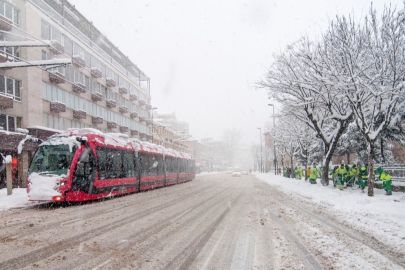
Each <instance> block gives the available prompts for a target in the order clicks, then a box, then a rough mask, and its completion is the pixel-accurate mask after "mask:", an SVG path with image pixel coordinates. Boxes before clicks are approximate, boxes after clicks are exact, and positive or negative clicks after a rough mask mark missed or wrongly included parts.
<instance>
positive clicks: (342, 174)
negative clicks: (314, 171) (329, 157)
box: [336, 163, 347, 190]
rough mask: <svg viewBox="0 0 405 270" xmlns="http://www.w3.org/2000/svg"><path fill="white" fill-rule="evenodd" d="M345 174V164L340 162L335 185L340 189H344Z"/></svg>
mask: <svg viewBox="0 0 405 270" xmlns="http://www.w3.org/2000/svg"><path fill="white" fill-rule="evenodd" d="M346 175H347V170H346V169H345V165H344V164H343V163H342V164H340V167H339V168H338V169H337V176H338V179H337V183H336V185H337V187H338V189H340V190H343V189H344V184H345V179H346Z"/></svg>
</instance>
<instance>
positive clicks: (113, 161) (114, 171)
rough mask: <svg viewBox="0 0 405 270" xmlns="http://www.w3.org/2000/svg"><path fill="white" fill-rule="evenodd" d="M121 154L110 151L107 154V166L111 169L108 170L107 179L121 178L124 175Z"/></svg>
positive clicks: (117, 151) (116, 151)
mask: <svg viewBox="0 0 405 270" xmlns="http://www.w3.org/2000/svg"><path fill="white" fill-rule="evenodd" d="M121 152H122V151H119V150H112V151H108V153H107V160H108V161H109V162H108V164H109V165H110V167H111V168H110V170H108V178H109V179H117V178H123V175H124V173H123V164H122V157H121Z"/></svg>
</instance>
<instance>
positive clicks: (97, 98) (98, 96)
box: [91, 92, 103, 102]
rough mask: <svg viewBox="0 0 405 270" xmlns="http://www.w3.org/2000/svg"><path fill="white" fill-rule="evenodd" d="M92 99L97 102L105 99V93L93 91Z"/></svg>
mask: <svg viewBox="0 0 405 270" xmlns="http://www.w3.org/2000/svg"><path fill="white" fill-rule="evenodd" d="M91 99H92V100H93V101H96V102H97V101H101V100H103V95H102V94H101V93H99V92H93V93H91Z"/></svg>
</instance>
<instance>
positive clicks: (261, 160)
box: [257, 128, 263, 172]
mask: <svg viewBox="0 0 405 270" xmlns="http://www.w3.org/2000/svg"><path fill="white" fill-rule="evenodd" d="M257 129H259V130H260V170H259V172H263V147H262V128H257Z"/></svg>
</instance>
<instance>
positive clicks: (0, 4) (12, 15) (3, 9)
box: [0, 1, 20, 26]
mask: <svg viewBox="0 0 405 270" xmlns="http://www.w3.org/2000/svg"><path fill="white" fill-rule="evenodd" d="M0 15H2V16H4V17H6V18H7V19H9V20H10V21H12V22H13V23H14V25H16V26H18V24H19V20H20V15H19V11H18V10H17V9H15V8H14V7H13V6H10V5H9V4H7V3H4V1H0Z"/></svg>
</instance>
